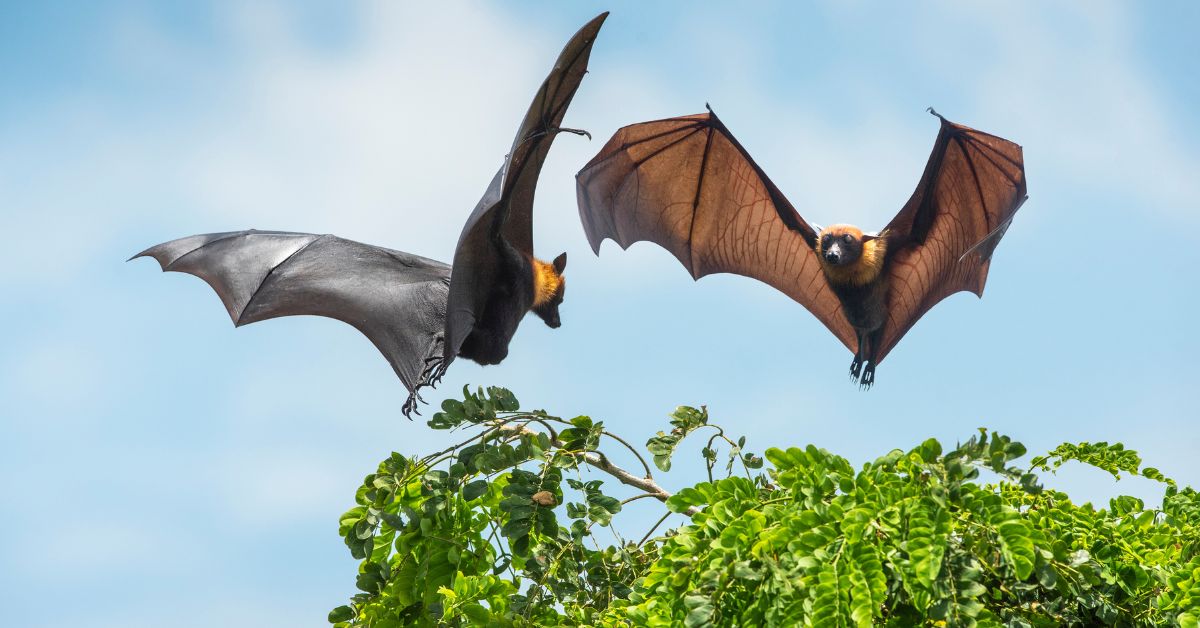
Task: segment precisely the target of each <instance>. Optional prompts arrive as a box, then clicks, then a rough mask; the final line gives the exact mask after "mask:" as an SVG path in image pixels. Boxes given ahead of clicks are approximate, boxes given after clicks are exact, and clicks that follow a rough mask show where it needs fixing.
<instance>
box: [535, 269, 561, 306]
mask: <svg viewBox="0 0 1200 628" xmlns="http://www.w3.org/2000/svg"><path fill="white" fill-rule="evenodd" d="M530 261H532V262H533V307H538V306H540V305H545V304H546V303H549V302H550V299H552V298H554V293H555V292H557V291H558V286H559V284H561V283H562V275H559V274H558V272H557V271H555V270H554V264H548V263H546V262H543V261H542V260H540V259H538V258H536V257H534V258H531V260H530Z"/></svg>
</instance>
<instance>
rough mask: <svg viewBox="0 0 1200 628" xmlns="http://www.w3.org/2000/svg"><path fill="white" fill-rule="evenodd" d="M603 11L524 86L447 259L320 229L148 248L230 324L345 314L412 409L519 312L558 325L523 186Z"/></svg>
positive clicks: (490, 347)
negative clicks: (198, 284) (213, 297)
mask: <svg viewBox="0 0 1200 628" xmlns="http://www.w3.org/2000/svg"><path fill="white" fill-rule="evenodd" d="M607 15H608V14H607V13H603V14H601V15H599V16H597V17H596V18H595V19H593V20H592V21H590V22H588V23H587V24H586V25H584V26H583V28H581V29H580V30H579V32H577V33H576V34H575V35H574V36H573V37H572V38H571V40H570V41H569V42H567V45H566V46H565V47H564V48H563V51H562V53H561V54H560V55H559V57H558V60H557V62H556V63H555V65H554V68H553V69H552V70H551V72H550V74H549V76H547V77H546V80H545V81H544V82H543V83H542V85H541V88H540V89H539V90H538V92H537V94H536V95H535V96H534V99H533V103H532V104H531V105H530V107H529V110H528V111H527V113H526V114H525V117H524V119H523V120H522V123H521V126H520V127H519V128H518V130H517V136H516V140H515V141H514V143H513V146H512V149H511V151H510V152H509V154H508V155H507V157H506V158H505V161H504V164H503V165H502V166H501V167H500V170H499V172H497V173H496V175H495V176H494V177H493V178H492V181H491V184H490V185H489V186H488V188H487V190H486V192H485V193H484V195H483V198H482V199H481V200H480V201H479V203H478V204H477V205H476V207H475V209H474V211H472V213H471V214H470V216H469V218H468V219H467V221H466V224H465V225H464V226H463V230H462V234H461V235H460V236H459V241H458V245H457V247H456V248H455V252H454V260H453V264H452V265H447V264H444V263H442V262H438V261H435V260H431V259H426V258H423V257H420V256H416V255H411V254H409V253H403V252H400V251H394V250H391V249H386V248H383V247H378V246H373V245H369V244H362V243H359V242H353V241H350V240H345V239H342V238H339V237H337V236H332V235H314V234H307V233H290V232H281V231H255V230H249V231H236V232H226V233H212V234H204V235H196V236H190V237H186V238H181V239H178V240H172V241H170V242H165V243H163V244H159V245H157V246H153V247H150V248H149V249H146V250H145V251H143V252H141V253H139V254H137V255H135V256H134V257H135V258H136V257H142V256H147V257H153V258H154V259H155V260H157V261H158V263H159V265H160V266H161V267H162V269H163V270H164V271H179V272H185V273H190V274H193V275H196V276H198V277H200V278H202V279H204V280H205V281H206V282H207V283H208V284H209V285H210V286H212V288H213V289H214V290H215V291H216V292H217V295H218V296H219V297H220V298H221V301H222V302H223V303H224V304H225V308H226V310H227V311H228V312H229V315H230V317H231V318H232V319H233V322H234V324H235V325H237V326H241V325H244V324H247V323H253V322H256V321H260V320H266V319H269V318H276V317H280V316H295V315H316V316H325V317H329V318H334V319H337V320H341V321H343V322H346V323H348V324H350V325H352V326H354V327H355V328H356V329H358V330H359V331H360V332H362V333H363V334H364V335H365V336H367V338H369V339H370V340H371V342H372V343H373V344H374V345H375V347H376V348H378V349H379V351H380V352H381V353H382V354H383V355H384V357H385V358H387V360H388V362H389V363H390V364H391V366H392V369H393V370H394V371H395V372H396V375H397V377H399V378H400V381H401V382H403V383H404V386H405V387H406V388H407V389H408V391H409V396H408V399H407V400H406V402H405V404H404V407H403V410H404V414H405V415H406V416H408V415H410V414H411V413H412V412H413V411H414V410H415V409H416V402H417V401H418V400H420V395H419V392H420V390H421V388H423V387H425V386H431V385H433V384H434V383H436V382H437V381H438V379H439V378H440V377H441V376H442V374H443V373H444V372H445V370H446V368H447V367H448V366H449V365H450V363H451V362H453V361H454V359H455V358H456V357H459V356H462V357H464V358H466V359H469V360H473V361H475V362H478V363H480V364H497V363H499V362H500V361H501V360H503V359H504V358H505V356H507V355H508V345H509V343H510V342H511V340H512V337H513V334H515V333H516V330H517V327H518V325H519V324H520V322H521V320H522V318H524V316H525V314H527V313H528V312H530V311H533V312H534V313H536V314H537V315H538V316H539V317H540V318H542V320H543V321H545V322H546V324H548V325H550V326H551V327H558V326H559V325H560V319H559V311H558V309H559V305H560V304H561V303H562V300H563V294H564V291H565V288H566V282H565V280H564V279H563V277H562V273H563V270H564V268H565V266H566V254H565V253H564V254H562V255H560V256H559V257H558V258H557V259H555V260H554V262H552V263H547V262H543V261H541V260H539V259H537V258H536V257H534V255H533V196H534V190H535V188H536V186H537V180H538V175H539V174H540V172H541V168H542V164H543V163H544V161H545V159H546V155H547V153H548V152H549V150H550V145H551V143H552V142H553V141H554V138H555V136H557V134H558V133H559V132H560V131H569V132H573V133H583V132H582V131H575V130H573V129H564V128H561V127H560V126H559V125H560V124H561V122H562V119H563V116H564V115H565V113H566V110H567V106H568V105H569V104H570V102H571V99H572V98H573V97H574V95H575V91H576V90H577V89H578V87H579V84H580V82H581V81H582V80H583V76H584V74H585V73H586V71H587V62H588V58H589V56H590V54H591V49H592V43H593V42H594V41H595V38H596V35H597V34H598V33H599V30H600V26H601V25H602V24H603V22H604V19H605V17H607Z"/></svg>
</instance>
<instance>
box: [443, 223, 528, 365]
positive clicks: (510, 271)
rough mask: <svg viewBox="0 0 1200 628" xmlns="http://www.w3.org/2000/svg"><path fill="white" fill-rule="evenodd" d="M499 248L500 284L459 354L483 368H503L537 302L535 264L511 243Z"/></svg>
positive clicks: (491, 290) (491, 292) (504, 242)
mask: <svg viewBox="0 0 1200 628" xmlns="http://www.w3.org/2000/svg"><path fill="white" fill-rule="evenodd" d="M497 246H498V247H499V249H500V255H499V256H498V259H499V260H500V269H499V270H500V272H499V273H497V281H496V283H495V284H494V285H492V286H490V287H489V288H488V296H487V300H486V302H485V305H484V308H483V312H482V313H481V315H480V317H479V318H478V319H477V320H476V321H475V326H474V327H473V328H472V329H471V333H470V334H468V335H467V338H466V340H464V341H463V345H462V348H461V349H459V352H458V353H459V355H460V356H462V357H464V358H467V359H469V360H474V361H475V362H478V363H480V364H499V363H500V362H501V361H502V360H504V358H505V357H507V356H508V343H509V342H510V341H511V340H512V337H513V335H514V334H516V333H517V327H518V326H519V325H520V324H521V319H522V318H524V317H525V314H526V313H527V312H529V310H530V308H532V307H533V301H534V292H535V288H534V278H533V265H532V261H531V260H530V259H529V257H527V256H526V255H524V254H522V253H521V252H520V251H518V250H516V249H515V248H513V246H512V245H511V244H509V243H508V241H507V240H504V239H500V240H499V242H498V244H497Z"/></svg>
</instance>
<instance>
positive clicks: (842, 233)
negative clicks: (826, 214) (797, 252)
mask: <svg viewBox="0 0 1200 628" xmlns="http://www.w3.org/2000/svg"><path fill="white" fill-rule="evenodd" d="M872 239H874V236H870V235H866V234H864V233H863V232H862V229H859V228H858V227H855V226H853V225H830V226H828V227H825V228H824V229H822V230H821V233H819V234H817V255H819V256H820V257H821V262H822V263H823V264H826V265H828V266H834V267H838V266H850V265H853V264H854V263H855V262H857V261H858V260H859V259H861V258H862V255H863V245H864V244H865V243H866V242H869V241H870V240H872Z"/></svg>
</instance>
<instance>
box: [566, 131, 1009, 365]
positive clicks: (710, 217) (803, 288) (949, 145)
mask: <svg viewBox="0 0 1200 628" xmlns="http://www.w3.org/2000/svg"><path fill="white" fill-rule="evenodd" d="M929 112H930V113H932V114H933V115H935V116H937V118H938V119H939V120H940V121H941V129H940V130H939V131H938V136H937V140H936V141H935V142H934V145H933V153H932V154H931V155H930V156H929V161H928V163H927V164H926V166H925V172H924V174H922V175H921V180H920V182H919V183H918V184H917V189H916V191H915V192H913V194H912V197H911V198H909V199H908V202H907V203H905V205H904V207H903V208H902V209H901V210H900V213H898V214H896V217H895V218H893V219H892V221H891V222H890V223H888V225H887V227H885V228H884V229H883V230H882V231H881V232H879V234H878V235H871V234H866V233H863V232H862V230H860V229H858V228H856V227H853V226H850V225H833V226H830V227H826V228H824V229H819V228H815V227H813V226H812V225H810V224H809V223H808V222H806V221H805V220H804V218H802V217H801V216H800V214H799V213H798V212H797V211H796V209H795V208H794V207H793V206H792V204H791V203H789V202H788V200H787V199H786V198H784V196H783V194H782V193H781V192H780V191H779V188H777V187H776V186H775V184H774V183H772V182H771V180H770V179H769V178H767V175H766V173H764V172H763V170H762V168H760V167H759V166H758V164H756V163H754V160H753V159H752V158H751V157H750V154H749V153H747V152H746V149H745V148H743V147H742V145H741V144H740V143H739V142H738V141H737V139H735V138H734V137H733V134H732V133H730V132H729V129H727V128H726V127H725V125H724V124H723V123H722V122H721V120H720V119H718V118H717V116H716V114H715V113H713V111H712V109H711V108H709V109H708V112H707V113H702V114H697V115H691V116H683V117H679V118H668V119H665V120H657V121H654V122H644V123H641V124H634V125H630V126H627V127H624V128H622V129H619V130H618V131H617V132H616V134H614V135H613V136H612V139H610V140H609V141H608V143H607V144H605V145H604V147H603V148H602V149H600V152H599V153H598V154H597V155H596V156H595V157H594V158H593V159H592V160H591V161H589V162H588V163H587V165H586V166H584V167H583V169H582V170H580V171H579V174H578V175H577V176H576V182H577V196H578V202H579V217H580V219H581V220H582V221H583V228H584V231H585V232H586V233H587V237H588V241H589V242H590V243H591V245H592V250H593V251H595V252H596V254H599V252H600V243H601V242H603V241H604V239H605V238H612V239H613V240H614V241H616V242H617V244H619V245H620V246H621V248H628V247H629V245H631V244H633V243H634V242H637V241H640V240H648V241H650V242H654V243H656V244H658V245H660V246H662V247H663V248H665V249H667V250H668V251H670V252H671V253H672V254H674V255H675V257H676V258H678V259H679V261H680V262H682V263H683V265H684V266H685V267H686V268H687V269H688V271H689V272H690V273H691V274H692V278H693V279H699V278H700V277H703V276H705V275H711V274H714V273H734V274H738V275H743V276H746V277H751V278H754V279H758V280H760V281H763V282H765V283H767V284H769V285H771V286H773V287H774V288H776V289H778V290H780V291H781V292H783V293H784V294H786V295H788V296H789V297H791V298H792V299H794V300H795V301H797V302H798V303H800V304H801V305H803V306H804V307H805V308H807V309H808V310H809V311H810V312H812V313H813V315H815V316H816V317H817V319H819V320H820V321H821V322H822V323H824V324H825V326H826V327H828V328H829V330H830V331H832V332H833V334H834V335H835V336H837V338H838V340H841V341H842V343H843V344H845V345H846V348H848V349H850V350H851V351H853V352H854V360H853V362H851V365H850V376H851V378H852V379H853V380H855V381H858V382H859V383H860V385H861V386H863V387H864V388H869V387H870V386H871V385H872V384H873V383H874V382H875V367H876V366H877V365H878V364H879V363H880V362H882V361H883V359H884V358H885V357H887V354H888V352H889V351H891V350H892V347H894V346H895V345H896V343H897V342H899V341H900V338H902V337H903V336H904V334H905V333H906V332H908V330H909V329H910V328H911V327H912V326H913V324H914V323H916V322H917V320H918V319H919V318H921V316H922V315H923V314H924V313H925V312H927V311H929V309H930V308H931V307H933V306H934V305H935V304H937V303H938V302H939V301H941V300H942V299H944V298H946V297H947V296H950V295H951V294H954V293H955V292H959V291H961V290H966V291H970V292H973V293H975V294H976V295H978V296H980V297H982V296H983V286H984V282H985V281H986V280H987V273H988V267H989V265H990V260H991V256H992V252H993V251H994V250H995V248H996V245H997V244H998V243H999V242H1000V238H1001V237H1002V236H1003V235H1004V232H1005V230H1006V229H1007V228H1008V225H1009V223H1010V222H1012V219H1013V215H1014V214H1015V213H1016V211H1017V209H1018V208H1019V207H1020V206H1021V204H1022V203H1023V202H1024V201H1025V199H1026V198H1027V196H1026V193H1025V167H1024V162H1023V160H1022V155H1021V147H1020V146H1018V145H1017V144H1014V143H1012V142H1010V141H1008V140H1005V139H1002V138H999V137H996V136H994V135H989V134H987V133H983V132H981V131H976V130H975V129H971V128H968V127H965V126H962V125H959V124H955V123H953V122H950V121H949V120H946V119H945V118H944V117H942V116H941V115H939V114H938V113H937V112H936V111H933V109H932V108H931V109H930V110H929Z"/></svg>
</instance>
